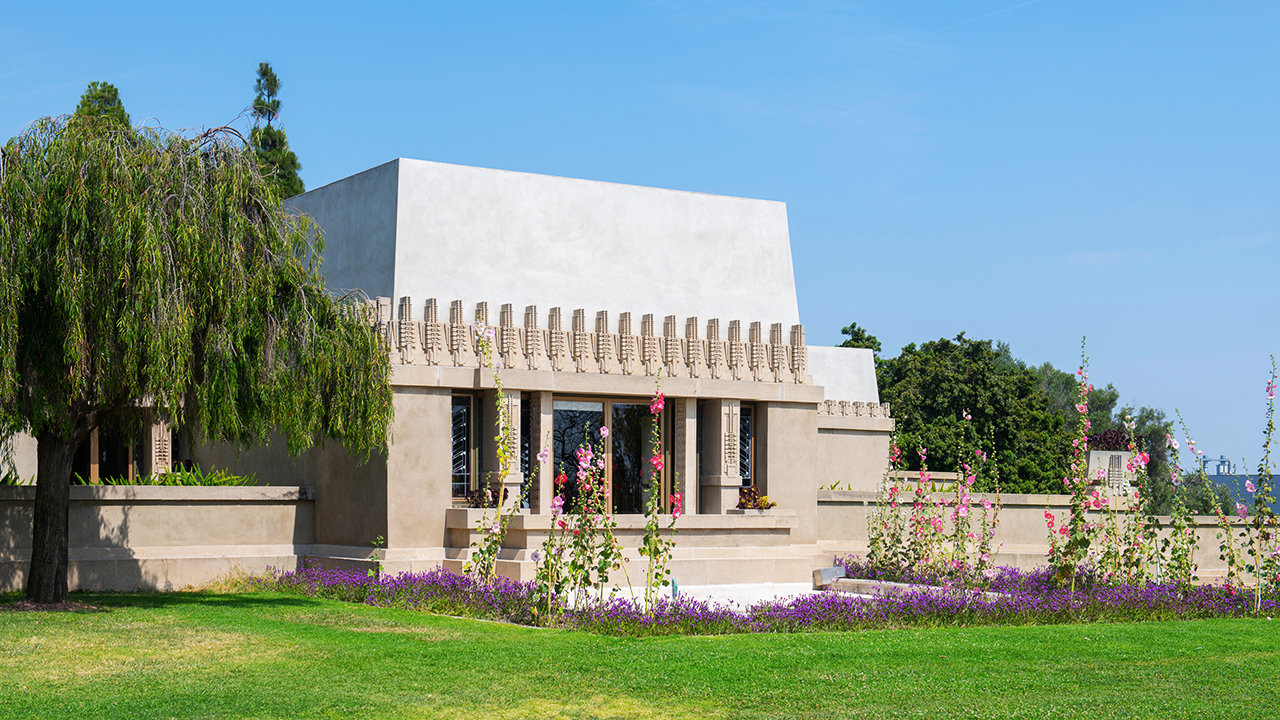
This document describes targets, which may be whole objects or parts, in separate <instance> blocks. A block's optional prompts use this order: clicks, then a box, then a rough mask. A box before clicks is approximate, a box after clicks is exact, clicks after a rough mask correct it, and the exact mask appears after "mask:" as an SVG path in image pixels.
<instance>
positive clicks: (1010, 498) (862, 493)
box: [818, 490, 1252, 529]
mask: <svg viewBox="0 0 1280 720" xmlns="http://www.w3.org/2000/svg"><path fill="white" fill-rule="evenodd" d="M939 492H946V493H950V492H951V491H950V490H939ZM973 497H975V498H977V499H978V500H979V501H981V500H982V498H989V499H991V500H995V497H996V496H995V493H973ZM1113 497H1114V496H1113ZM877 500H878V496H877V494H876V492H875V491H874V490H819V491H818V504H819V505H862V506H866V507H868V508H870V507H871V506H873V505H876V504H877ZM1000 502H1001V504H1002V505H1003V507H1004V509H1005V510H1009V509H1012V508H1018V509H1020V510H1025V509H1027V508H1039V509H1044V508H1045V507H1046V506H1047V507H1048V508H1049V509H1050V510H1051V511H1054V512H1055V513H1056V512H1060V511H1062V510H1064V509H1067V508H1069V507H1070V506H1071V496H1070V495H1022V494H1009V495H1006V494H1001V495H1000ZM903 505H904V506H905V505H909V503H903ZM1094 512H1096V511H1094ZM1228 517H1229V518H1230V520H1231V526H1232V527H1235V528H1243V527H1244V526H1245V525H1247V524H1248V522H1249V521H1248V520H1244V521H1241V520H1239V519H1237V518H1236V517H1234V516H1228ZM1251 517H1252V516H1251ZM1156 520H1158V521H1159V522H1160V523H1161V525H1162V526H1163V527H1164V528H1165V529H1167V528H1168V526H1169V522H1170V518H1169V516H1168V515H1157V516H1156ZM1191 520H1192V522H1193V523H1194V524H1195V526H1196V527H1198V528H1207V527H1217V526H1218V518H1216V517H1214V516H1213V515H1194V516H1192V518H1191Z"/></svg>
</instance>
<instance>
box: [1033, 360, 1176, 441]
mask: <svg viewBox="0 0 1280 720" xmlns="http://www.w3.org/2000/svg"><path fill="white" fill-rule="evenodd" d="M1032 372H1034V373H1035V374H1036V377H1038V378H1039V379H1040V388H1041V389H1042V390H1044V393H1045V396H1046V397H1048V399H1049V410H1050V412H1055V413H1058V414H1060V415H1062V417H1063V418H1064V419H1068V420H1070V421H1071V422H1075V419H1076V415H1077V413H1076V398H1077V397H1078V393H1079V389H1080V386H1079V384H1078V381H1077V380H1076V376H1075V374H1074V373H1069V372H1066V371H1064V370H1059V369H1057V368H1055V367H1054V366H1053V365H1052V364H1051V363H1045V364H1043V365H1041V366H1040V367H1037V368H1032ZM1119 401H1120V391H1119V390H1116V388H1115V386H1114V385H1111V384H1110V383H1108V384H1107V386H1106V387H1103V388H1099V387H1095V388H1094V389H1093V391H1092V392H1090V393H1089V415H1088V417H1089V425H1090V427H1089V432H1090V433H1095V434H1096V433H1101V432H1106V431H1107V430H1113V429H1123V428H1124V423H1123V422H1122V421H1123V420H1124V413H1119V414H1116V413H1115V409H1116V403H1118V402H1119ZM1161 439H1162V440H1163V439H1164V436H1163V435H1162V436H1161Z"/></svg>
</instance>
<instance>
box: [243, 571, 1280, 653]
mask: <svg viewBox="0 0 1280 720" xmlns="http://www.w3.org/2000/svg"><path fill="white" fill-rule="evenodd" d="M846 562H847V559H846ZM853 567H854V568H858V567H859V566H858V565H856V564H854V566H853ZM1084 572H1085V575H1086V576H1085V577H1083V578H1082V579H1079V580H1078V581H1077V584H1076V590H1075V591H1071V590H1069V589H1066V588H1062V587H1058V586H1057V584H1056V583H1055V582H1054V581H1053V578H1052V577H1051V573H1050V571H1049V570H1048V569H1042V570H1036V571H1031V572H1023V571H1019V570H1016V569H1013V568H1001V569H1000V570H999V572H998V573H997V574H996V576H995V577H994V578H992V579H991V580H990V586H989V587H988V590H991V591H995V592H998V593H1003V594H1004V596H1003V597H999V598H996V599H993V600H986V599H983V596H982V595H981V593H979V592H976V591H975V590H973V589H964V588H961V587H929V588H924V587H922V588H920V589H916V590H911V591H908V592H903V593H898V594H892V595H887V596H884V597H878V598H865V597H858V596H854V595H848V594H844V593H839V592H826V593H820V594H817V595H806V596H800V597H796V598H790V599H787V600H783V601H775V602H762V603H758V604H756V605H753V606H751V607H748V608H744V609H738V608H735V607H732V606H725V605H720V604H710V603H707V602H704V601H700V600H695V599H692V598H689V597H677V598H674V599H671V598H666V597H663V598H660V599H659V600H658V602H657V603H655V605H654V606H653V607H652V608H650V609H649V610H648V611H646V610H645V609H644V607H643V605H642V604H641V603H638V602H634V601H632V600H631V599H630V598H614V599H611V600H606V601H604V602H602V603H598V604H592V605H590V606H587V607H582V608H563V609H562V610H561V612H560V613H558V614H557V616H556V618H555V619H554V620H552V619H549V618H547V617H545V616H540V615H539V614H538V613H536V612H535V611H534V608H535V604H534V603H535V597H536V589H535V586H534V584H533V583H531V582H530V583H518V582H513V581H510V580H506V579H501V578H500V579H499V580H498V581H497V582H495V583H493V584H491V585H485V584H481V583H478V582H476V581H475V580H473V579H472V578H470V577H467V576H462V575H455V574H453V573H451V572H449V571H447V570H445V569H443V568H437V569H435V570H432V571H431V572H427V573H405V574H401V575H394V576H385V577H381V578H370V577H368V576H367V575H366V574H365V573H363V572H358V571H350V570H337V569H335V570H324V569H320V568H315V567H307V568H303V569H300V570H297V571H293V572H275V573H272V574H270V575H269V576H268V577H265V578H262V579H260V580H259V581H258V584H259V586H260V587H262V588H263V589H270V590H278V591H283V592H290V593H299V594H303V595H307V596H312V597H326V598H333V599H337V600H345V601H348V602H359V603H364V604H367V605H374V606H379V607H398V608H405V609H410V610H422V611H426V612H433V613H440V614H446V615H460V616H466V617H476V618H485V619H491V620H500V621H505V622H512V623H519V624H524V625H544V626H546V625H550V626H555V627H562V628H569V629H580V630H587V631H590V632H596V633H601V634H609V635H715V634H725V633H741V632H803V631H813V630H861V629H876V628H897V627H939V626H971V625H1039V624H1057V623H1081V622H1134V621H1143V620H1176V619H1193V618H1210V617H1243V616H1246V615H1249V614H1250V606H1251V601H1252V595H1251V594H1250V593H1243V592H1239V591H1233V590H1232V589H1231V588H1228V587H1224V586H1220V585H1202V586H1196V587H1193V588H1190V589H1187V590H1184V589H1182V588H1179V587H1177V586H1176V585H1164V584H1147V585H1104V584H1102V583H1098V582H1094V579H1093V577H1092V576H1091V575H1089V574H1088V572H1087V571H1084ZM872 579H876V578H872ZM895 579H896V580H900V579H901V578H895ZM1278 607H1280V598H1277V597H1274V596H1272V597H1267V598H1263V601H1262V614H1263V615H1274V614H1277V608H1278Z"/></svg>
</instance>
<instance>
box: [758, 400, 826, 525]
mask: <svg viewBox="0 0 1280 720" xmlns="http://www.w3.org/2000/svg"><path fill="white" fill-rule="evenodd" d="M756 407H757V413H758V414H759V416H760V420H761V421H762V422H760V425H761V435H762V436H763V438H764V443H763V445H764V447H763V452H761V453H760V455H761V456H762V457H757V460H756V467H757V468H758V469H759V472H760V474H761V475H762V479H763V484H764V489H763V492H765V493H766V494H768V496H769V499H770V500H772V501H774V502H776V503H778V507H779V508H783V509H787V510H795V512H796V527H795V530H794V531H792V538H791V542H792V543H795V544H801V545H802V544H808V543H814V542H816V541H817V527H816V526H817V510H818V508H817V492H818V477H817V472H816V471H817V463H816V459H817V444H818V412H817V409H816V408H815V407H814V406H813V405H809V404H807V403H781V402H778V403H773V402H771V403H760V404H759V405H757V406H756Z"/></svg>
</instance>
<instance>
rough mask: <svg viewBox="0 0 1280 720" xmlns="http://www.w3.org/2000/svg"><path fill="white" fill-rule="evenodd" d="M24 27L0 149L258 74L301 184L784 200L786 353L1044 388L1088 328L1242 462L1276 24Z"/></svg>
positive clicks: (1275, 180)
mask: <svg viewBox="0 0 1280 720" xmlns="http://www.w3.org/2000/svg"><path fill="white" fill-rule="evenodd" d="M36 5H37V4H35V3H24V4H21V5H17V6H14V7H9V8H7V9H6V10H5V12H4V13H3V15H0V136H3V137H8V136H11V135H13V134H15V133H17V132H19V131H21V129H22V128H23V127H24V126H25V125H26V124H27V123H28V122H30V121H31V120H33V119H34V118H36V117H39V116H42V115H49V114H60V113H64V112H69V111H70V110H72V109H73V108H74V107H75V104H76V101H77V98H78V97H79V95H80V93H81V92H83V90H84V87H85V85H86V84H87V83H88V82H89V81H91V80H105V81H109V82H112V83H114V84H115V85H116V86H118V87H119V88H120V93H121V97H122V99H123V100H124V102H125V106H126V108H127V109H128V110H129V112H130V114H131V115H132V117H133V119H134V120H135V121H141V120H144V119H146V118H155V119H156V120H157V121H158V122H159V123H161V124H163V125H164V126H166V127H170V128H179V127H197V126H212V125H219V124H224V123H228V122H232V121H233V120H235V119H236V117H237V116H238V115H239V114H240V113H241V111H242V110H244V108H245V107H246V106H247V105H248V104H249V102H250V101H251V99H252V95H253V92H252V84H253V71H254V69H255V68H256V66H257V63H258V62H259V61H262V60H267V61H270V62H271V63H272V64H273V65H274V67H275V68H276V71H277V72H278V73H279V75H280V77H281V79H282V81H283V88H282V91H281V100H282V101H283V116H282V119H283V124H284V126H285V128H286V129H287V130H288V133H289V139H290V143H291V145H292V147H293V149H294V150H295V151H296V152H297V153H298V156H299V158H300V159H301V161H302V163H303V172H302V175H303V179H304V180H305V181H306V183H307V186H308V187H317V186H319V185H322V184H324V183H327V182H330V181H332V180H336V179H338V178H341V177H344V176H346V175H349V174H351V173H354V172H358V171H360V170H363V169H365V168H368V167H370V166H373V165H376V164H378V163H382V162H385V161H386V160H388V159H391V158H393V157H397V156H405V157H414V158H421V159H427V160H439V161H443V162H453V163H461V164H467V165H480V166H486V167H495V168H504V169H510V170H521V171H528V172H538V173H548V174H554V175H565V176H571V177H583V178H592V179H597V180H607V181H613V182H624V183H636V184H642V185H654V186H659V187H670V188H679V189H684V190H694V191H700V192H709V193H719V194H726V195H742V196H748V197H760V198H768V199H773V200H782V201H785V202H786V203H787V206H788V214H789V218H790V223H791V240H792V247H793V254H794V261H795V270H796V280H797V285H798V288H799V295H800V312H801V318H802V320H803V322H804V323H805V325H806V327H807V329H808V337H809V340H810V342H813V343H827V344H834V343H837V342H839V340H840V339H841V338H840V334H839V330H840V328H841V327H842V326H844V325H846V324H848V323H849V322H851V321H857V322H858V323H859V324H861V325H863V326H864V327H866V328H868V329H869V330H870V331H871V332H872V333H874V334H876V335H877V336H879V337H880V339H881V340H882V341H883V342H884V345H885V349H886V351H888V352H889V353H890V354H896V352H897V349H898V348H900V347H901V346H902V345H905V344H906V343H909V342H924V341H927V340H931V339H937V338H939V337H951V336H954V335H956V334H957V333H959V332H962V331H963V332H965V333H967V334H968V336H969V337H976V338H994V339H999V340H1004V341H1006V342H1008V343H1009V344H1010V345H1011V346H1012V349H1013V352H1014V354H1015V355H1017V356H1018V357H1021V358H1022V359H1024V360H1026V361H1027V362H1029V363H1034V364H1039V363H1041V362H1044V361H1046V360H1047V361H1050V362H1053V363H1054V364H1055V365H1057V366H1058V367H1061V368H1065V369H1072V368H1074V367H1075V366H1076V364H1077V363H1078V357H1079V345H1080V338H1081V336H1082V335H1087V336H1088V338H1089V354H1090V356H1091V357H1092V369H1093V377H1094V379H1095V380H1096V381H1097V382H1098V383H1099V384H1105V383H1108V382H1111V383H1114V384H1115V385H1116V386H1117V388H1119V389H1120V391H1121V401H1122V402H1126V403H1133V404H1135V405H1151V406H1154V407H1159V408H1161V409H1163V410H1165V411H1166V412H1168V413H1169V414H1170V415H1172V414H1173V411H1174V409H1175V408H1178V409H1181V410H1182V412H1183V415H1184V416H1185V417H1186V418H1187V420H1188V422H1189V423H1190V424H1191V426H1192V429H1193V430H1194V431H1195V437H1196V439H1197V441H1198V442H1199V445H1200V446H1201V447H1202V448H1203V449H1204V451H1205V452H1206V453H1208V454H1210V455H1212V456H1215V457H1216V456H1217V455H1219V454H1225V455H1228V456H1229V457H1231V458H1233V459H1236V460H1237V461H1239V460H1240V459H1242V458H1244V459H1247V461H1248V463H1249V464H1250V465H1253V464H1256V462H1257V460H1258V457H1259V448H1260V446H1261V439H1262V434H1261V431H1262V428H1263V413H1264V410H1265V397H1264V394H1263V387H1264V385H1265V382H1266V376H1267V372H1268V371H1269V367H1270V365H1269V363H1270V360H1269V355H1270V354H1272V353H1275V352H1277V350H1278V349H1280V348H1278V347H1277V345H1280V343H1277V341H1276V337H1277V336H1276V330H1277V324H1276V304H1277V292H1276V283H1275V277H1276V275H1275V265H1274V260H1275V255H1276V249H1277V239H1276V233H1277V228H1278V226H1280V206H1278V205H1277V198H1278V197H1280V196H1278V192H1277V191H1280V174H1278V171H1277V168H1278V167H1280V163H1278V161H1280V135H1278V134H1277V121H1278V120H1280V117H1278V112H1277V110H1278V109H1280V103H1278V102H1277V101H1278V100H1280V84H1278V83H1277V74H1280V43H1277V42H1276V41H1275V28H1277V27H1280V5H1278V4H1276V3H1265V2H1198V3H1193V2H1176V1H1168V0H1166V1H1164V2H1125V3H1114V2H1082V1H1075V2H1069V1H1067V0H1033V1H1032V2H1019V1H1018V0H953V1H950V2H945V3H942V2H931V3H926V2H911V1H900V2H849V3H835V2H828V3H807V2H787V3H735V2H632V3H628V2H611V3H599V2H590V3H567V2H563V3H545V4H536V5H535V4H531V3H418V4H414V5H406V6H386V7H381V6H376V5H373V4H367V5H364V6H356V5H354V4H327V3H309V4H297V5H293V4H287V3H271V4H268V5H263V4H260V3H254V4H237V3H223V4H220V5H217V6H197V5H190V4H178V3H165V4H151V5H148V4H145V3H135V4H130V5H128V6H113V7H109V8H104V7H102V6H101V4H98V3H91V4H83V3H74V2H72V3H61V4H58V5H57V7H56V10H54V9H45V8H38V7H37V6H36ZM240 124H241V125H242V126H243V125H244V122H243V120H242V121H240Z"/></svg>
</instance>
